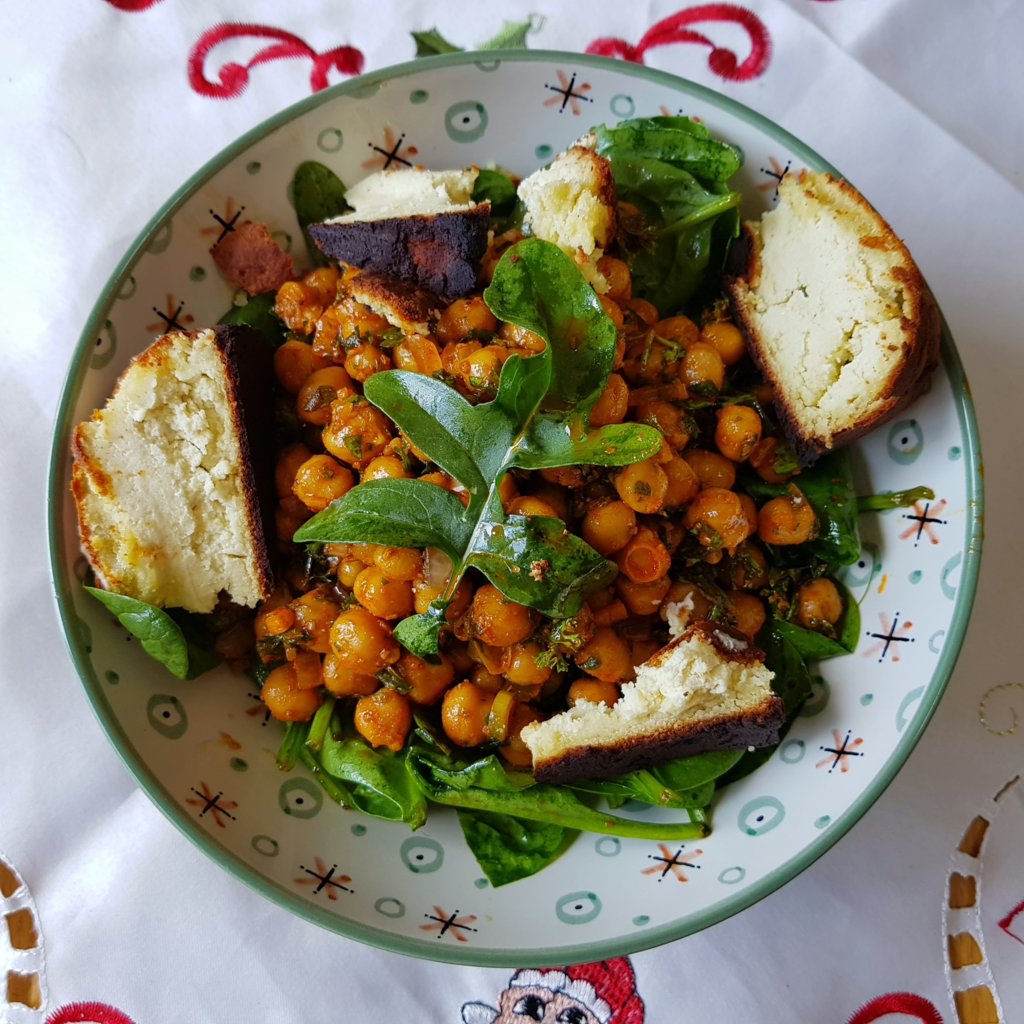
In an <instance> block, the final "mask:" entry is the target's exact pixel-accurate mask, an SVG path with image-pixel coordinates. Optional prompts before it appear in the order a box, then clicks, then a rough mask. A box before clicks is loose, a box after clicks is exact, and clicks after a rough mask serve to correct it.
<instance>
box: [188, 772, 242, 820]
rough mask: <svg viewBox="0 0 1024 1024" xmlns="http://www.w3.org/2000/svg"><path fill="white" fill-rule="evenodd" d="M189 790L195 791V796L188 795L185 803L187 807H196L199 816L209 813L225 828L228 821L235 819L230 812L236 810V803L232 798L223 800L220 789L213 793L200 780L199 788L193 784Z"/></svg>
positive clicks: (202, 816)
mask: <svg viewBox="0 0 1024 1024" xmlns="http://www.w3.org/2000/svg"><path fill="white" fill-rule="evenodd" d="M190 792H192V793H195V796H194V797H189V798H188V799H187V800H186V801H185V803H187V804H188V805H189V807H198V808H199V817H200V818H205V817H206V815H207V814H209V815H210V816H211V817H212V818H213V820H214V821H215V822H217V825H218V826H219V827H220V828H227V822H228V821H236V820H237V819H236V818H235V816H234V815H233V814H232V813H231V812H232V811H237V810H238V804H237V803H236V802H235V801H234V800H224V799H223V797H224V793H223V792H222V791H220V790H218V791H217V792H216V793H214V792H213V790H212V789H210V787H209V786H208V785H207V784H206V783H205V782H200V783H199V788H198V789H196V788H195V786H193V787H192V789H191V790H190ZM225 819H227V820H225Z"/></svg>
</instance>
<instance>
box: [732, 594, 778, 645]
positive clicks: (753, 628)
mask: <svg viewBox="0 0 1024 1024" xmlns="http://www.w3.org/2000/svg"><path fill="white" fill-rule="evenodd" d="M726 596H727V598H728V601H729V612H730V613H731V614H732V617H733V621H734V622H735V623H736V628H737V629H738V630H739V631H740V632H741V633H746V635H747V636H749V637H750V639H751V640H753V639H754V637H756V636H757V634H758V633H759V632H760V631H761V627H762V626H763V625H764V624H765V620H766V619H767V617H768V612H767V610H766V609H765V606H764V602H763V601H762V600H761V599H760V598H759V597H755V596H754V595H753V594H749V593H747V592H746V591H745V590H731V591H729V593H728V594H727V595H726Z"/></svg>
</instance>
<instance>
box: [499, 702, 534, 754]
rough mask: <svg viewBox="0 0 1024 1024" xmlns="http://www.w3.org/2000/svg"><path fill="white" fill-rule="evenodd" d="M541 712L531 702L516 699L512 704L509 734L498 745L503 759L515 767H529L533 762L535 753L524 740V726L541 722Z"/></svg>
mask: <svg viewBox="0 0 1024 1024" xmlns="http://www.w3.org/2000/svg"><path fill="white" fill-rule="evenodd" d="M541 718H542V715H541V713H540V712H539V711H538V710H537V709H536V708H534V707H531V706H530V705H529V704H523V703H522V702H521V701H516V702H515V704H514V705H513V706H512V712H511V714H510V716H509V723H508V736H507V738H506V740H505V742H504V743H502V744H501V746H499V747H498V754H499V755H500V756H501V758H502V760H503V761H505V762H506V763H507V764H509V765H510V766H511V767H513V768H521V769H525V768H529V767H530V766H531V765H532V764H533V754H532V753H531V752H530V748H529V747H528V746H527V745H526V744H525V743H524V742H523V738H522V735H521V734H522V731H523V727H524V726H526V725H529V724H530V723H531V722H539V721H540V720H541Z"/></svg>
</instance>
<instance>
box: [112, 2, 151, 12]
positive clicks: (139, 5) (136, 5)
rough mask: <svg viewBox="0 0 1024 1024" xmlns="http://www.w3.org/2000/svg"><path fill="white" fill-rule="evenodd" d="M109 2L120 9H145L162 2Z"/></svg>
mask: <svg viewBox="0 0 1024 1024" xmlns="http://www.w3.org/2000/svg"><path fill="white" fill-rule="evenodd" d="M107 3H108V4H110V6H111V7H116V8H117V9H118V10H119V11H144V10H146V8H148V7H153V6H155V5H156V4H158V3H160V0H107Z"/></svg>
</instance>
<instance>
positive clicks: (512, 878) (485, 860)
mask: <svg viewBox="0 0 1024 1024" xmlns="http://www.w3.org/2000/svg"><path fill="white" fill-rule="evenodd" d="M458 818H459V824H460V825H461V826H462V834H463V836H465V839H466V845H467V846H468V847H469V849H470V851H471V852H472V854H473V856H474V857H475V858H476V861H477V863H478V864H479V865H480V868H481V870H482V871H483V873H484V874H485V875H486V876H487V880H488V881H489V882H490V883H491V885H493V886H494V887H495V888H497V887H498V886H502V885H507V884H508V883H509V882H516V881H518V880H519V879H520V878H527V877H528V876H530V875H535V874H536V873H537V872H538V871H540V869H541V868H544V867H547V865H548V864H550V863H551V862H552V861H553V860H554V859H555V858H556V857H557V856H558V855H559V854H560V853H561V852H562V851H563V850H564V849H565V847H566V845H567V844H568V843H569V842H571V841H572V839H573V837H574V836H575V833H574V832H571V831H569V830H568V829H565V828H563V827H562V826H561V825H556V824H552V823H548V822H539V821H526V820H524V819H523V818H513V817H511V816H509V815H507V814H495V813H493V812H492V811H474V812H472V813H470V812H469V811H459V812H458Z"/></svg>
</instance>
